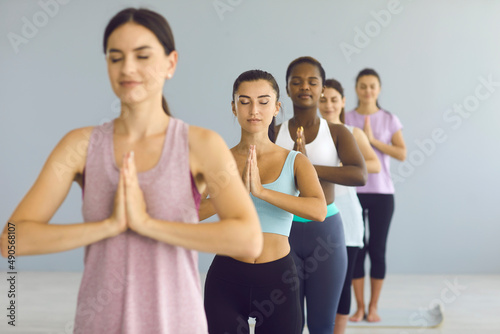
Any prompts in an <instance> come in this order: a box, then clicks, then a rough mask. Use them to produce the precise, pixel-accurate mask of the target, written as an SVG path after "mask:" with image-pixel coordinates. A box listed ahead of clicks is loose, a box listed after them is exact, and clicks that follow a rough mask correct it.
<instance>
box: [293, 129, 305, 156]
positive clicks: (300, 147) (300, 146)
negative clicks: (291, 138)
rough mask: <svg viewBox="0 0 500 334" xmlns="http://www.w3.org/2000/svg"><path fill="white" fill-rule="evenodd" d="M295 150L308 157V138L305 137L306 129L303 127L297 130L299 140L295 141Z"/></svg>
mask: <svg viewBox="0 0 500 334" xmlns="http://www.w3.org/2000/svg"><path fill="white" fill-rule="evenodd" d="M293 149H294V150H295V151H299V152H300V153H302V154H303V155H305V156H307V153H306V137H305V136H304V128H303V127H302V126H299V127H298V128H297V140H296V141H295V147H294V148H293Z"/></svg>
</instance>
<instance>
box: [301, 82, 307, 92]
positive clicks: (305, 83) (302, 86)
mask: <svg viewBox="0 0 500 334" xmlns="http://www.w3.org/2000/svg"><path fill="white" fill-rule="evenodd" d="M300 89H301V90H308V89H309V83H308V82H307V81H303V82H302V83H301V84H300Z"/></svg>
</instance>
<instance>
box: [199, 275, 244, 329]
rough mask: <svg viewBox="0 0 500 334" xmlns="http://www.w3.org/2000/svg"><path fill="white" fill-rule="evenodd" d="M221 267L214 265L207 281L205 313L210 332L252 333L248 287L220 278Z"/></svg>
mask: <svg viewBox="0 0 500 334" xmlns="http://www.w3.org/2000/svg"><path fill="white" fill-rule="evenodd" d="M220 274H221V272H220V268H217V266H215V268H214V266H213V265H212V266H211V267H210V269H209V271H208V274H207V279H206V281H205V298H204V305H205V313H206V316H207V322H208V329H209V332H210V333H242V334H243V333H250V330H249V326H248V304H249V300H250V297H249V295H250V291H249V289H248V287H245V286H242V285H240V284H236V283H234V282H228V281H226V280H224V279H221V278H220Z"/></svg>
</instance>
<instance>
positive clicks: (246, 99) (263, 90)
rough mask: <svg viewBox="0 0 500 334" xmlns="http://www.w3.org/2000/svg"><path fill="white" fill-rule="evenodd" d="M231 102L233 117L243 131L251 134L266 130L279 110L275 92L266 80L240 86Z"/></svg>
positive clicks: (246, 82)
mask: <svg viewBox="0 0 500 334" xmlns="http://www.w3.org/2000/svg"><path fill="white" fill-rule="evenodd" d="M233 98H234V101H233V102H231V105H232V109H233V113H234V115H235V116H236V117H237V118H238V122H239V123H240V126H241V128H242V129H243V130H245V131H247V132H251V133H256V132H261V131H265V132H266V134H267V130H268V127H269V124H271V121H272V119H273V117H274V116H276V115H277V114H278V112H279V110H280V107H281V102H278V101H276V92H275V91H274V89H273V87H272V86H271V84H270V83H269V82H267V81H266V80H257V81H245V82H242V83H241V84H240V86H239V87H238V90H237V91H236V93H235V94H234V97H233Z"/></svg>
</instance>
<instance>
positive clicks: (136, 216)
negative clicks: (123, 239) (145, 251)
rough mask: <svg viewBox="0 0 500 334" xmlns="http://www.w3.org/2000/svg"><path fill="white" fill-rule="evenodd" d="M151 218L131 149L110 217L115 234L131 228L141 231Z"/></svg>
mask: <svg viewBox="0 0 500 334" xmlns="http://www.w3.org/2000/svg"><path fill="white" fill-rule="evenodd" d="M149 218H150V217H149V215H148V213H147V212H146V202H145V200H144V195H143V193H142V190H141V188H140V187H139V179H138V177H137V170H136V166H135V160H134V152H133V151H131V152H129V153H127V154H125V156H124V157H123V164H122V168H121V169H120V179H119V181H118V188H117V190H116V195H115V202H114V207H113V213H112V214H111V217H110V218H109V223H110V224H111V227H112V231H113V235H117V234H120V233H122V232H124V231H126V230H127V229H129V228H130V229H131V230H133V231H136V232H139V231H140V229H141V228H142V227H144V226H145V224H146V223H147V221H148V220H149Z"/></svg>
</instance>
